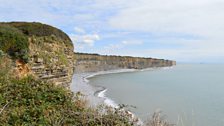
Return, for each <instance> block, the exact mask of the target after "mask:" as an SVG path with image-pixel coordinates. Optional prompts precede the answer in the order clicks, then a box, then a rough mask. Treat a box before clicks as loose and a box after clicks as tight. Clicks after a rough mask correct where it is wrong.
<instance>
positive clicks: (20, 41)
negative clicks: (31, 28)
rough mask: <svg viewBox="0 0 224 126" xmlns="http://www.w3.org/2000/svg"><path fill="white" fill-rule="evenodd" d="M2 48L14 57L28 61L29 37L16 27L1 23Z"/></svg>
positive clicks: (0, 44) (0, 41) (0, 42)
mask: <svg viewBox="0 0 224 126" xmlns="http://www.w3.org/2000/svg"><path fill="white" fill-rule="evenodd" d="M0 50H2V51H3V52H5V53H7V54H9V55H10V56H12V57H13V58H16V59H18V58H19V59H22V60H24V61H25V62H27V61H28V51H29V43H28V38H27V37H26V36H25V35H24V34H23V33H21V32H20V31H19V30H17V29H16V28H14V27H11V26H9V25H0Z"/></svg>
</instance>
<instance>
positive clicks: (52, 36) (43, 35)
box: [0, 22, 74, 88]
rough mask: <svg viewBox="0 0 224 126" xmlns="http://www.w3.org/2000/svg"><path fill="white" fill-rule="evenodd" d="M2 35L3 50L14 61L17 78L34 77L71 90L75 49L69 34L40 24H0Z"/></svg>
mask: <svg viewBox="0 0 224 126" xmlns="http://www.w3.org/2000/svg"><path fill="white" fill-rule="evenodd" d="M0 33H1V36H0V40H1V41H0V44H1V45H0V50H2V52H4V53H6V54H7V55H9V56H10V58H11V59H13V60H12V61H13V62H14V63H13V64H14V67H13V73H14V75H15V77H18V78H23V77H25V76H28V75H30V74H32V75H33V76H35V77H37V78H40V79H43V80H46V81H50V82H53V83H54V84H56V85H59V86H62V87H66V88H68V87H69V84H70V82H71V80H72V76H73V72H74V55H73V50H74V47H73V44H72V42H71V39H70V38H69V37H68V35H67V34H65V33H64V32H63V31H61V30H60V29H57V28H55V27H52V26H49V25H46V24H41V23H36V22H32V23H29V22H4V23H0Z"/></svg>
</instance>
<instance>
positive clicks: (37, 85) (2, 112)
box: [0, 60, 131, 126]
mask: <svg viewBox="0 0 224 126" xmlns="http://www.w3.org/2000/svg"><path fill="white" fill-rule="evenodd" d="M0 61H1V60H0ZM0 67H1V69H0V73H4V72H5V71H2V70H7V69H8V68H7V67H5V68H4V69H3V67H4V66H0ZM5 75H6V74H5ZM5 75H3V74H2V76H1V78H0V124H1V125H4V126H7V125H32V126H35V125H44V126H45V125H52V126H70V125H75V126H96V125H103V126H129V125H131V124H130V122H129V120H128V118H127V117H123V116H122V115H119V114H116V112H115V111H113V110H111V109H109V108H108V109H106V112H104V113H101V112H100V108H98V109H91V108H88V107H86V103H85V102H84V101H83V100H81V99H80V97H79V95H76V96H74V95H73V94H72V93H71V92H70V91H69V90H66V89H64V88H62V87H58V86H55V85H53V84H50V83H47V82H44V81H41V80H37V79H34V78H33V77H27V78H24V79H21V80H16V79H14V78H11V77H9V76H5ZM6 78H7V79H6ZM6 80H7V81H6Z"/></svg>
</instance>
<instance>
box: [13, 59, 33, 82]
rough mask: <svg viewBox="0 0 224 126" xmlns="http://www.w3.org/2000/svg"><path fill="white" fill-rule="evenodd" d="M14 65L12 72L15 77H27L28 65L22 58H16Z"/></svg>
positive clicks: (28, 72)
mask: <svg viewBox="0 0 224 126" xmlns="http://www.w3.org/2000/svg"><path fill="white" fill-rule="evenodd" d="M15 66H16V67H15V69H14V72H13V74H14V75H15V76H16V78H23V77H27V76H28V75H29V74H30V69H29V67H28V66H27V64H26V63H25V62H23V61H22V60H16V61H15Z"/></svg>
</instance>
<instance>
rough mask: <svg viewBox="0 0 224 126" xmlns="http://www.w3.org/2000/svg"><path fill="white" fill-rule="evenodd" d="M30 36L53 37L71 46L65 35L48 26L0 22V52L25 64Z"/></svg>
mask: <svg viewBox="0 0 224 126" xmlns="http://www.w3.org/2000/svg"><path fill="white" fill-rule="evenodd" d="M31 36H34V37H51V38H52V37H55V38H56V39H59V41H60V42H63V43H64V44H66V45H69V46H73V44H72V41H71V39H70V38H69V37H68V35H67V34H65V33H64V32H63V31H61V30H60V29H57V28H55V27H53V26H50V25H46V24H42V23H37V22H0V51H2V52H4V53H7V54H9V55H10V56H11V57H12V58H15V59H22V60H23V61H25V62H27V60H28V52H29V41H28V37H31ZM61 40H62V41H61ZM56 41H57V40H56ZM46 42H47V41H46Z"/></svg>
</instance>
